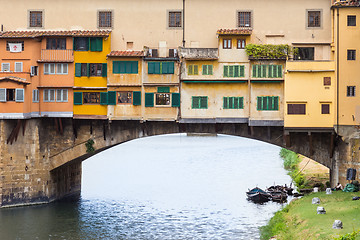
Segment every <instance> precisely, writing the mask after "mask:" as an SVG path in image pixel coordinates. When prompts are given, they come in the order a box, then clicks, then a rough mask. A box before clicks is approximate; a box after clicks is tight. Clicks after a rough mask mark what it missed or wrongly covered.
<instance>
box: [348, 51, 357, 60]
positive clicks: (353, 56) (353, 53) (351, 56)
mask: <svg viewBox="0 0 360 240" xmlns="http://www.w3.org/2000/svg"><path fill="white" fill-rule="evenodd" d="M355 59H356V50H347V60H355Z"/></svg>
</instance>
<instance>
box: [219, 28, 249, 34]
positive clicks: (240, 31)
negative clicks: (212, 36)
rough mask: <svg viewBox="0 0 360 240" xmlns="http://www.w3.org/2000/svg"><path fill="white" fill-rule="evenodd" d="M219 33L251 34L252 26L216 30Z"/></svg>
mask: <svg viewBox="0 0 360 240" xmlns="http://www.w3.org/2000/svg"><path fill="white" fill-rule="evenodd" d="M216 33H217V34H218V35H251V33H252V29H251V28H236V29H219V30H217V32H216Z"/></svg>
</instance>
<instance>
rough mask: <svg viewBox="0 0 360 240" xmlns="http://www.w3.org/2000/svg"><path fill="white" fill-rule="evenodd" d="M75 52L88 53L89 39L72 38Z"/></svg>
mask: <svg viewBox="0 0 360 240" xmlns="http://www.w3.org/2000/svg"><path fill="white" fill-rule="evenodd" d="M74 50H75V51H89V38H86V37H78V38H74Z"/></svg>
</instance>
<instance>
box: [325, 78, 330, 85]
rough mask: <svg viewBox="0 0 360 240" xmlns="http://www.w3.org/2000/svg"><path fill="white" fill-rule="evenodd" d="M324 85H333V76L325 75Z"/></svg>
mask: <svg viewBox="0 0 360 240" xmlns="http://www.w3.org/2000/svg"><path fill="white" fill-rule="evenodd" d="M324 86H331V77H324Z"/></svg>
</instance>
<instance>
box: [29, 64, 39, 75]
mask: <svg viewBox="0 0 360 240" xmlns="http://www.w3.org/2000/svg"><path fill="white" fill-rule="evenodd" d="M37 75H38V66H31V67H30V76H32V77H33V76H37Z"/></svg>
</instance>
